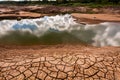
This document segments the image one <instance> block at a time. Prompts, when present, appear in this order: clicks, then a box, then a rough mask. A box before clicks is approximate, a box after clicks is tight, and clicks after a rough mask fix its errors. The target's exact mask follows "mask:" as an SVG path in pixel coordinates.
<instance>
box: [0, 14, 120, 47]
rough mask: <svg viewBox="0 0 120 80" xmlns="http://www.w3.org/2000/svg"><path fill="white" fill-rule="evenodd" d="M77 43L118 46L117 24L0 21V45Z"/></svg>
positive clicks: (65, 17) (66, 17)
mask: <svg viewBox="0 0 120 80" xmlns="http://www.w3.org/2000/svg"><path fill="white" fill-rule="evenodd" d="M63 43H64V44H65V43H66V44H78V43H80V44H81V43H87V44H92V45H94V46H120V24H118V23H108V22H105V23H101V24H94V25H89V24H86V25H82V24H79V23H76V22H75V21H74V19H73V18H72V17H71V16H70V15H57V16H51V17H47V16H45V17H43V18H38V19H23V20H21V21H17V20H3V21H0V44H20V45H28V44H31V45H32V44H63Z"/></svg>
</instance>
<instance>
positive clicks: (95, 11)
mask: <svg viewBox="0 0 120 80" xmlns="http://www.w3.org/2000/svg"><path fill="white" fill-rule="evenodd" d="M66 13H67V14H71V15H72V16H73V17H74V18H76V19H77V22H80V23H89V24H95V23H101V22H120V19H119V18H120V10H119V8H118V7H116V8H110V7H108V8H89V7H68V6H50V5H48V6H9V7H7V6H3V5H0V20H5V19H17V20H20V19H30V18H32V19H33V18H40V17H44V16H51V15H56V14H66ZM78 13H79V14H78ZM91 13H92V14H91ZM115 15H116V16H115ZM88 16H89V17H88Z"/></svg>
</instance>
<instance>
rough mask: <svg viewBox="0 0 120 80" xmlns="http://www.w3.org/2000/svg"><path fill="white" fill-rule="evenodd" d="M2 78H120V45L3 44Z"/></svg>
mask: <svg viewBox="0 0 120 80" xmlns="http://www.w3.org/2000/svg"><path fill="white" fill-rule="evenodd" d="M0 80H120V48H119V47H103V48H97V47H89V46H79V45H76V46H69V45H68V46H55V47H29V48H28V47H3V46H2V47H0Z"/></svg>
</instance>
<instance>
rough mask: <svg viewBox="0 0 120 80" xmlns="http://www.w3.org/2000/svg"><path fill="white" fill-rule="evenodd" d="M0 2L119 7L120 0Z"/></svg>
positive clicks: (7, 3) (7, 2)
mask: <svg viewBox="0 0 120 80" xmlns="http://www.w3.org/2000/svg"><path fill="white" fill-rule="evenodd" d="M0 4H6V5H57V6H89V7H105V6H115V7H116V6H118V7H120V0H56V1H48V0H43V1H27V0H25V1H20V2H14V1H3V2H0Z"/></svg>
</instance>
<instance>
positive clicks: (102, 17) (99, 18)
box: [71, 13, 120, 24]
mask: <svg viewBox="0 0 120 80" xmlns="http://www.w3.org/2000/svg"><path fill="white" fill-rule="evenodd" d="M71 15H72V16H73V17H75V18H76V19H77V21H78V22H84V23H89V24H97V23H101V22H119V23H120V14H81V13H72V14H71Z"/></svg>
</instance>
